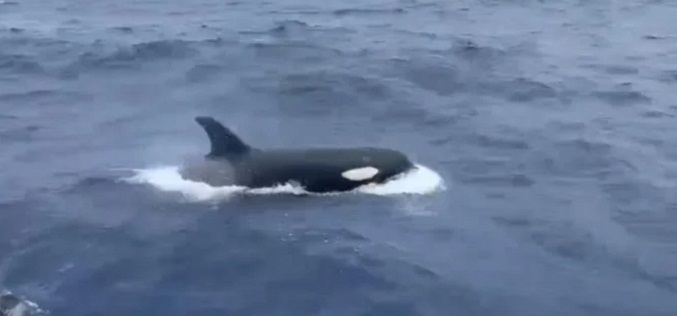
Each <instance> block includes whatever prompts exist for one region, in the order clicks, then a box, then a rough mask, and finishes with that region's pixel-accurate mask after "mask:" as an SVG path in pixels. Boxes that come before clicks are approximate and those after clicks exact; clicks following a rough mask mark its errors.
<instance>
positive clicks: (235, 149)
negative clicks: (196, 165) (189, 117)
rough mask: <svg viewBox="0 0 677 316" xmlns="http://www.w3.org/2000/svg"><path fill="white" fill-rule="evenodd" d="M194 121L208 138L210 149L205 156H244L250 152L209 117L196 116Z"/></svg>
mask: <svg viewBox="0 0 677 316" xmlns="http://www.w3.org/2000/svg"><path fill="white" fill-rule="evenodd" d="M195 121H196V122H197V123H198V124H200V126H202V128H203V129H204V130H205V132H206V133H207V136H209V142H210V143H211V146H212V149H211V152H209V154H208V155H207V156H209V157H225V158H228V157H229V156H230V157H232V156H237V155H242V154H246V153H248V152H249V151H250V150H251V147H249V145H247V144H245V143H244V142H243V141H242V140H241V139H240V138H239V137H238V136H237V135H235V133H233V132H232V131H230V130H229V129H228V128H227V127H225V126H223V124H221V123H220V122H219V121H217V120H215V119H214V118H213V117H210V116H198V117H196V118H195Z"/></svg>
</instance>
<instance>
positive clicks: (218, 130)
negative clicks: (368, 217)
mask: <svg viewBox="0 0 677 316" xmlns="http://www.w3.org/2000/svg"><path fill="white" fill-rule="evenodd" d="M195 121H196V122H197V123H198V124H199V125H200V126H201V127H202V128H203V129H204V131H205V132H206V134H207V137H208V138H209V143H210V147H211V148H210V151H209V152H208V153H207V154H205V155H204V157H203V159H204V160H203V161H202V163H201V164H200V165H199V166H197V167H196V166H193V167H187V168H184V169H182V171H181V176H182V177H183V178H184V179H189V180H196V181H201V182H206V183H208V184H210V185H217V186H218V185H227V184H230V185H240V186H245V187H248V188H263V187H273V186H276V185H283V184H287V183H293V184H297V185H300V186H301V187H303V188H304V189H305V190H306V191H308V192H317V193H322V192H341V191H350V190H353V189H355V188H357V187H360V186H363V185H366V184H371V183H384V182H386V181H388V180H390V179H392V178H393V177H396V176H398V175H401V174H403V173H406V172H407V171H410V170H412V169H414V168H416V167H415V165H414V164H413V163H412V161H410V159H409V158H408V157H407V156H406V155H404V154H403V153H401V152H399V151H396V150H392V149H385V148H375V147H357V148H302V149H291V148H283V149H274V148H273V149H262V148H256V147H253V146H250V145H249V144H247V143H245V142H244V141H243V140H242V139H241V138H240V137H239V136H237V135H236V134H235V133H233V132H232V131H231V130H230V129H229V128H227V127H225V126H224V125H223V124H221V123H220V122H219V121H217V120H216V119H214V118H213V117H210V116H197V117H195Z"/></svg>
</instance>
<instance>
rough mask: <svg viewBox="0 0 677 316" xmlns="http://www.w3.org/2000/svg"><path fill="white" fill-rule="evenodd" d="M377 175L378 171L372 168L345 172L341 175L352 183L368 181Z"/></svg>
mask: <svg viewBox="0 0 677 316" xmlns="http://www.w3.org/2000/svg"><path fill="white" fill-rule="evenodd" d="M377 173H378V169H376V168H374V167H371V166H370V167H362V168H356V169H350V170H347V171H344V172H343V173H341V176H343V177H344V178H346V179H348V180H352V181H364V180H367V179H371V178H372V177H374V176H375V175H376V174H377Z"/></svg>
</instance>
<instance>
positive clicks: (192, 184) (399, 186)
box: [125, 165, 446, 201]
mask: <svg viewBox="0 0 677 316" xmlns="http://www.w3.org/2000/svg"><path fill="white" fill-rule="evenodd" d="M179 170H180V167H178V166H161V167H153V168H148V169H136V170H134V172H135V175H133V176H132V177H129V178H126V179H125V180H126V181H128V182H130V183H136V184H149V185H151V186H153V187H155V188H157V189H159V190H161V191H165V192H175V193H180V194H182V195H183V196H184V197H185V198H187V199H189V200H192V201H209V200H218V199H224V198H225V199H227V198H229V197H232V196H234V195H236V194H295V195H336V194H341V193H311V192H308V191H306V190H304V189H303V188H302V187H300V186H298V185H293V184H285V185H280V186H275V187H268V188H256V189H252V188H248V187H244V186H237V185H228V186H221V187H214V186H211V185H209V184H207V183H204V182H197V181H191V180H187V179H184V178H183V177H181V174H180V173H179ZM445 189H446V187H445V184H444V180H443V179H442V177H441V176H440V175H439V174H438V173H437V172H435V171H433V170H431V169H430V168H428V167H425V166H423V165H416V168H415V169H413V170H412V171H410V172H408V173H405V174H402V175H400V176H398V177H396V178H394V179H392V180H390V181H388V182H386V183H383V184H374V185H367V186H362V187H359V188H356V189H355V190H352V191H349V192H347V193H362V194H371V195H380V196H388V195H403V194H415V195H425V194H431V193H434V192H437V191H440V190H445Z"/></svg>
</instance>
